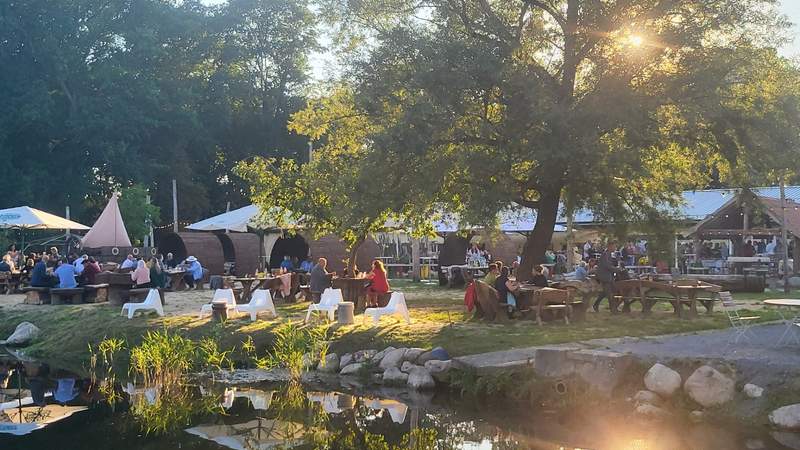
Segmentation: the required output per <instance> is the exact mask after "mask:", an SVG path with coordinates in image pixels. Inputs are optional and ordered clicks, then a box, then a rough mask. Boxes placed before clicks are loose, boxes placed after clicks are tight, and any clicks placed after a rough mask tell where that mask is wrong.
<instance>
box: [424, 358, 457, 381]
mask: <svg viewBox="0 0 800 450" xmlns="http://www.w3.org/2000/svg"><path fill="white" fill-rule="evenodd" d="M452 367H453V361H452V360H450V361H439V360H433V361H428V362H426V363H425V370H427V371H428V373H430V374H431V376H432V377H433V379H434V380H436V381H438V382H440V383H447V382H448V381H449V380H450V369H451V368H452Z"/></svg>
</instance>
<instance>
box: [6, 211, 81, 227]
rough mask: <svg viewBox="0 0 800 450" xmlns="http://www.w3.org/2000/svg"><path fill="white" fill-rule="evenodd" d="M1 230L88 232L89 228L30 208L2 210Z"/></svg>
mask: <svg viewBox="0 0 800 450" xmlns="http://www.w3.org/2000/svg"><path fill="white" fill-rule="evenodd" d="M0 228H19V229H21V230H88V229H89V227H87V226H86V225H82V224H80V223H78V222H73V221H71V220H69V219H65V218H63V217H59V216H56V215H55V214H50V213H47V212H44V211H40V210H38V209H35V208H31V207H30V206H18V207H16V208H8V209H0Z"/></svg>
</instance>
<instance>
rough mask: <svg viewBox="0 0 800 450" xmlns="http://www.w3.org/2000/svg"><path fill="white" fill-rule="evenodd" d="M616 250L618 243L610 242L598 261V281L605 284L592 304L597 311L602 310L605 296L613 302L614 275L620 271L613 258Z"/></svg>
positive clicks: (596, 273) (596, 274)
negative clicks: (601, 306)
mask: <svg viewBox="0 0 800 450" xmlns="http://www.w3.org/2000/svg"><path fill="white" fill-rule="evenodd" d="M616 251H617V244H616V243H614V242H609V243H608V246H607V247H606V250H605V251H604V252H603V254H602V255H600V261H598V262H597V270H596V272H595V276H596V277H597V281H599V282H600V284H602V285H603V291H602V292H601V293H600V295H598V296H597V300H595V301H594V304H593V305H592V308H593V309H594V311H595V312H598V311H600V302H602V301H603V299H604V298H606V297H608V302H609V304H611V303H612V299H613V298H614V275H615V274H616V273H617V272H618V271H619V269H618V268H617V265H616V263H615V262H614V258H613V255H614V252H616ZM611 312H612V313H613V312H615V311H614V310H612V311H611Z"/></svg>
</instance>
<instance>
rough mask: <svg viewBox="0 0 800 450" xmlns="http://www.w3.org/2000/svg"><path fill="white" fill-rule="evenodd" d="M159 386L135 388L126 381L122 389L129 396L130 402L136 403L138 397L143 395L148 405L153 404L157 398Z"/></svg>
mask: <svg viewBox="0 0 800 450" xmlns="http://www.w3.org/2000/svg"><path fill="white" fill-rule="evenodd" d="M159 390H160V387H158V386H155V387H149V388H137V387H134V386H133V384H132V383H128V384H127V385H126V386H125V387H124V388H122V391H123V392H125V393H126V394H128V396H129V397H130V398H131V403H136V402H137V401H138V399H140V398H142V397H144V399H145V401H147V404H148V405H154V404H155V403H156V400H158V393H159Z"/></svg>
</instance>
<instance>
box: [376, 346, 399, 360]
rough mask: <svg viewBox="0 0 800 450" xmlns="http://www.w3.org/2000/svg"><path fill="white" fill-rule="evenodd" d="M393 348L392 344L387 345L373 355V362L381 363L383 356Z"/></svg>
mask: <svg viewBox="0 0 800 450" xmlns="http://www.w3.org/2000/svg"><path fill="white" fill-rule="evenodd" d="M392 350H394V347H392V346H391V345H390V346H388V347H386V348H385V349H383V350H381V351H379V352H378V353H376V354H375V356H373V357H372V362H373V363H375V364H380V362H381V360H382V359H383V357H384V356H386V354H387V353H389V352H391V351H392Z"/></svg>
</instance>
